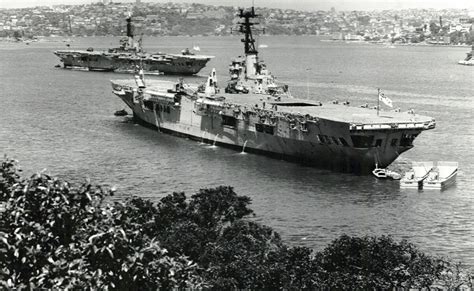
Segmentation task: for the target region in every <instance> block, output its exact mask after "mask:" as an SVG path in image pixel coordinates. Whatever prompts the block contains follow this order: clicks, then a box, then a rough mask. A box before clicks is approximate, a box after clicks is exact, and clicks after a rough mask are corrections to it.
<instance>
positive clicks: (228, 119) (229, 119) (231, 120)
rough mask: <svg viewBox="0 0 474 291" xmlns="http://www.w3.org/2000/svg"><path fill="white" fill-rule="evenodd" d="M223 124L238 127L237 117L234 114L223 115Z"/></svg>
mask: <svg viewBox="0 0 474 291" xmlns="http://www.w3.org/2000/svg"><path fill="white" fill-rule="evenodd" d="M222 125H224V126H228V127H236V126H237V119H236V118H235V117H233V116H227V115H222Z"/></svg>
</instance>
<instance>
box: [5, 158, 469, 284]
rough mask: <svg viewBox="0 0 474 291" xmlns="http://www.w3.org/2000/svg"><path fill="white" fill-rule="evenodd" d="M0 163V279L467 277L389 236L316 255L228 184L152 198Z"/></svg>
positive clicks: (355, 240)
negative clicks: (288, 238)
mask: <svg viewBox="0 0 474 291" xmlns="http://www.w3.org/2000/svg"><path fill="white" fill-rule="evenodd" d="M109 195H113V190H111V189H107V188H103V187H99V186H92V185H91V184H90V182H88V181H87V182H86V183H84V184H82V185H80V186H78V187H75V186H72V185H70V184H69V183H67V182H64V181H60V180H57V179H55V178H53V177H50V176H48V175H46V174H44V173H39V174H36V175H34V176H32V177H31V178H29V179H23V178H22V177H21V176H20V171H19V169H18V167H17V163H16V162H15V161H13V160H8V159H6V160H5V161H3V162H2V164H1V167H0V286H1V287H3V288H19V289H20V288H29V289H37V288H48V289H65V288H75V289H79V288H80V289H120V290H135V289H146V290H148V289H158V288H162V289H171V288H204V289H206V288H209V289H218V290H222V289H244V288H250V289H272V290H273V289H285V290H300V289H375V288H377V289H378V288H381V289H393V288H399V287H401V288H429V287H432V286H441V287H445V288H459V286H461V285H462V284H468V283H469V281H470V280H472V276H471V275H469V274H468V273H466V272H465V271H463V270H462V268H460V266H459V265H457V264H451V263H450V262H448V261H446V260H442V259H439V258H435V257H432V256H428V255H426V254H424V253H422V252H421V251H419V250H418V249H417V248H416V247H415V246H414V245H413V244H410V243H409V242H407V241H401V242H395V241H394V240H393V239H392V238H390V237H387V236H382V237H349V236H341V237H340V238H338V239H336V240H335V241H333V242H332V243H331V244H330V245H329V246H328V247H327V248H325V249H324V250H323V251H321V252H318V253H313V251H312V250H311V249H308V248H305V247H289V246H286V245H285V244H284V243H283V242H282V240H281V238H280V236H279V235H278V233H276V232H275V231H273V230H272V229H271V228H270V227H267V226H264V225H261V224H258V223H256V222H253V221H252V220H250V219H249V216H250V215H251V214H253V211H252V210H251V209H250V208H249V205H250V198H249V197H246V196H239V195H237V194H236V193H235V192H234V190H233V189H232V187H217V188H214V189H203V190H200V191H199V192H198V193H196V194H195V195H193V196H191V198H190V199H188V198H187V197H186V195H185V194H184V193H182V192H176V193H173V194H172V195H169V196H166V197H164V198H163V199H161V200H160V202H159V203H158V204H154V203H152V202H150V201H149V200H145V199H141V198H132V199H128V200H126V201H124V202H114V203H112V202H109V203H107V201H110V200H106V197H107V196H109Z"/></svg>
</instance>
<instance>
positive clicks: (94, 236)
mask: <svg viewBox="0 0 474 291" xmlns="http://www.w3.org/2000/svg"><path fill="white" fill-rule="evenodd" d="M104 234H105V233H103V232H100V233H97V234H94V235H91V236H90V237H89V243H93V242H94V240H95V239H96V238H99V237H101V236H103V235H104Z"/></svg>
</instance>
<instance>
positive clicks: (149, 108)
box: [143, 101, 153, 110]
mask: <svg viewBox="0 0 474 291" xmlns="http://www.w3.org/2000/svg"><path fill="white" fill-rule="evenodd" d="M143 105H145V108H146V109H148V110H153V102H152V101H143Z"/></svg>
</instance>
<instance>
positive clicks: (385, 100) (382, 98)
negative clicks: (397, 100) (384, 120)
mask: <svg viewBox="0 0 474 291" xmlns="http://www.w3.org/2000/svg"><path fill="white" fill-rule="evenodd" d="M379 101H382V102H383V104H385V105H387V106H388V107H393V104H392V100H391V99H390V98H388V97H385V95H384V94H383V93H382V92H380V91H379Z"/></svg>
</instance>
